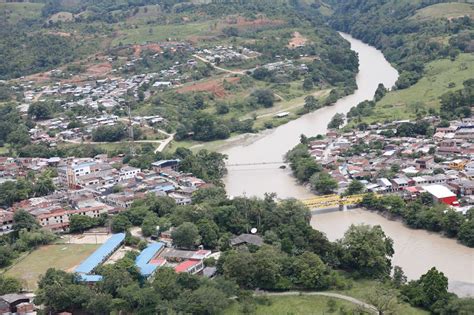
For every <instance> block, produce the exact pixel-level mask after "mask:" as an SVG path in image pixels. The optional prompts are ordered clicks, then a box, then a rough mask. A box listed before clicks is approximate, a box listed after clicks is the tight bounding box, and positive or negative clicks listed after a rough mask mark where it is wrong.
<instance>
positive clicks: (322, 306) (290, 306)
mask: <svg viewBox="0 0 474 315" xmlns="http://www.w3.org/2000/svg"><path fill="white" fill-rule="evenodd" d="M331 300H332V301H334V303H335V306H333V310H334V311H333V312H331V308H330V307H329V306H328V302H329V301H331ZM268 301H270V305H258V304H257V305H256V308H255V312H253V313H252V314H257V315H259V314H262V315H267V314H272V315H280V314H281V315H288V314H305V315H310V314H312V315H319V314H321V315H322V314H331V313H333V314H338V313H339V310H340V309H341V307H342V308H344V309H345V310H348V311H349V310H355V309H356V306H355V305H354V304H352V303H350V302H346V301H343V300H338V299H333V298H328V297H324V296H281V297H280V296H279V297H269V298H268ZM242 311H243V309H242V305H240V304H238V303H233V304H232V305H231V306H230V307H229V308H228V309H227V310H226V311H224V314H225V315H234V314H235V315H237V314H242V313H243V312H242Z"/></svg>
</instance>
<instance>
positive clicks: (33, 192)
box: [0, 175, 55, 207]
mask: <svg viewBox="0 0 474 315" xmlns="http://www.w3.org/2000/svg"><path fill="white" fill-rule="evenodd" d="M54 190H55V186H54V184H53V181H52V179H51V178H50V177H49V176H48V175H42V176H40V177H38V178H37V179H34V180H33V181H28V180H26V179H20V180H18V181H16V182H13V181H7V182H5V183H3V184H0V206H3V207H9V206H11V205H13V204H14V203H15V202H18V201H21V200H25V199H28V198H32V197H41V196H45V195H48V194H50V193H52V192H53V191H54Z"/></svg>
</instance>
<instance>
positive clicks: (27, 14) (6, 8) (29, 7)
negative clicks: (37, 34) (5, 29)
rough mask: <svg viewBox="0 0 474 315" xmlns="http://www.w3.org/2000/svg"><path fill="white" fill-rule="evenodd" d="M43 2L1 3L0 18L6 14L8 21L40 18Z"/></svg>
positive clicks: (15, 21) (14, 21)
mask: <svg viewBox="0 0 474 315" xmlns="http://www.w3.org/2000/svg"><path fill="white" fill-rule="evenodd" d="M43 5H44V4H42V3H20V2H11V3H0V18H2V17H3V16H6V21H7V22H8V23H12V24H14V23H17V22H18V21H21V20H24V19H32V18H38V17H40V16H41V8H42V7H43Z"/></svg>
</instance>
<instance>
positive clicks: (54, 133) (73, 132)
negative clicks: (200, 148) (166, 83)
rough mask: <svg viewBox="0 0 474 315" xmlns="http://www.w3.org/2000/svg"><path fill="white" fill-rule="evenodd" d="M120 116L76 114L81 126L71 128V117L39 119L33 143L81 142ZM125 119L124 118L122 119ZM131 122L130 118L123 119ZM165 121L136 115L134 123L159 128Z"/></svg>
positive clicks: (31, 131)
mask: <svg viewBox="0 0 474 315" xmlns="http://www.w3.org/2000/svg"><path fill="white" fill-rule="evenodd" d="M119 120H120V119H119V117H118V116H117V115H113V114H102V115H100V116H76V117H74V123H77V124H78V126H80V127H75V126H74V127H73V128H71V125H70V124H71V119H70V118H68V117H58V118H53V119H48V120H42V121H39V122H38V123H37V124H36V126H35V127H34V128H32V129H30V130H29V134H30V138H31V142H32V143H48V144H49V145H50V146H56V145H57V144H58V143H60V142H80V141H82V140H84V141H87V140H90V139H91V138H92V134H93V132H94V130H96V129H97V128H99V127H101V126H115V125H116V124H118V123H119ZM122 121H123V120H122ZM123 122H124V123H125V124H127V125H128V124H129V121H128V119H126V120H125V121H123ZM163 122H165V119H164V118H163V117H161V116H159V115H150V116H134V117H133V118H132V122H131V123H132V125H135V126H140V127H149V128H157V127H158V126H159V125H160V124H162V123H163Z"/></svg>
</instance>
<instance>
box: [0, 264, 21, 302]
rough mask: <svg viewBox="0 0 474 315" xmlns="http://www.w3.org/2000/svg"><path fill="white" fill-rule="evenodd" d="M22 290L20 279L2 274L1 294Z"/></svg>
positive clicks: (0, 280)
mask: <svg viewBox="0 0 474 315" xmlns="http://www.w3.org/2000/svg"><path fill="white" fill-rule="evenodd" d="M0 266H1V264H0ZM20 290H21V283H20V281H19V280H17V279H15V278H12V277H8V276H4V275H0V295H4V294H9V293H17V292H18V291H20Z"/></svg>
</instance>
